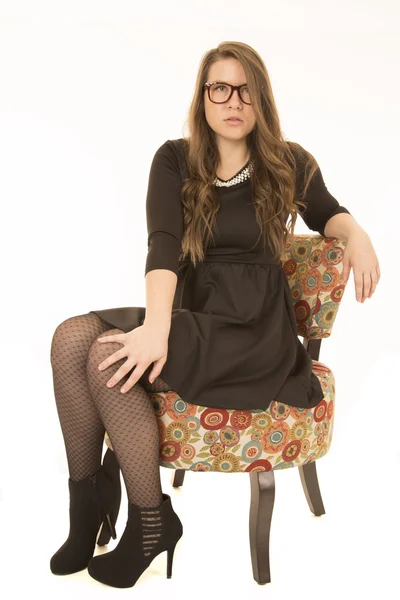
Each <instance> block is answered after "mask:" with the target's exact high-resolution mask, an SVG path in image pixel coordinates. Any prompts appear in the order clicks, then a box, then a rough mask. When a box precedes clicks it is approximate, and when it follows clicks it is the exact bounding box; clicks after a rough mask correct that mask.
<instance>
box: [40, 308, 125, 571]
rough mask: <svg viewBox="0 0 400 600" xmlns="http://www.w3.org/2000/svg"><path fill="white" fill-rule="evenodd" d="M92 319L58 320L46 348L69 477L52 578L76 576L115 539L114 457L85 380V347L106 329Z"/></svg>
mask: <svg viewBox="0 0 400 600" xmlns="http://www.w3.org/2000/svg"><path fill="white" fill-rule="evenodd" d="M108 327H109V326H108V325H107V324H105V323H104V322H103V321H102V320H101V319H100V318H99V317H98V316H97V315H95V314H87V315H78V316H76V317H72V318H70V319H67V320H66V321H63V323H61V324H60V325H59V326H58V327H57V329H56V331H55V333H54V335H53V340H52V345H51V364H52V368H53V381H54V392H55V398H56V405H57V410H58V415H59V419H60V424H61V429H62V433H63V436H64V442H65V447H66V451H67V459H68V466H69V472H70V478H69V481H68V488H69V494H70V502H69V517H70V529H69V534H68V538H67V540H66V541H65V542H64V544H63V545H62V546H61V547H60V548H59V549H58V550H57V552H56V553H55V554H54V555H53V556H52V557H51V559H50V569H51V571H52V572H53V573H54V574H56V575H67V574H70V573H75V572H77V571H80V570H82V569H84V568H86V567H87V565H88V562H89V560H90V559H91V557H92V556H93V550H94V547H95V544H96V538H97V536H98V533H99V527H100V526H102V529H101V533H100V536H99V538H98V544H99V545H104V544H107V543H108V541H109V539H110V537H111V535H112V536H113V538H114V539H115V538H116V532H115V522H116V520H117V516H118V511H119V506H120V500H121V482H120V476H119V467H118V464H117V462H116V460H115V456H114V455H113V454H109V455H108V457H107V452H106V456H105V461H104V465H101V455H102V448H103V443H104V432H105V429H104V425H103V423H102V421H101V419H100V416H99V413H98V410H97V407H96V405H95V404H94V402H93V400H92V397H91V394H90V391H89V388H88V383H87V378H86V361H87V353H88V350H89V348H90V345H91V344H92V343H93V340H94V339H97V337H98V335H100V334H101V333H102V332H104V331H106V330H107V329H108Z"/></svg>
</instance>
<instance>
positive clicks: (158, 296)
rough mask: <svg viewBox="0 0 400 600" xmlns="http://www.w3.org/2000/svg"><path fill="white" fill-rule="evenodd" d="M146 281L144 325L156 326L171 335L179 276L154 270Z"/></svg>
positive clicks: (170, 272)
mask: <svg viewBox="0 0 400 600" xmlns="http://www.w3.org/2000/svg"><path fill="white" fill-rule="evenodd" d="M145 280H146V314H145V319H144V324H147V325H152V326H156V327H157V328H158V329H159V330H160V331H161V332H164V333H166V334H169V330H170V328H171V314H172V305H173V301H174V296H175V291H176V285H177V282H178V278H177V275H176V274H175V273H174V272H173V271H170V270H168V269H153V270H151V271H149V272H148V273H147V275H146V277H145Z"/></svg>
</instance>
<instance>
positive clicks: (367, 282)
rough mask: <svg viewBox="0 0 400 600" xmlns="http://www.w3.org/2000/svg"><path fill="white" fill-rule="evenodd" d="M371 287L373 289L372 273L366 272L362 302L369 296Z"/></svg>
mask: <svg viewBox="0 0 400 600" xmlns="http://www.w3.org/2000/svg"><path fill="white" fill-rule="evenodd" d="M370 289H371V274H370V273H364V292H363V299H362V302H365V300H366V299H367V298H368V297H369V291H370Z"/></svg>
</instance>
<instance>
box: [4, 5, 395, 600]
mask: <svg viewBox="0 0 400 600" xmlns="http://www.w3.org/2000/svg"><path fill="white" fill-rule="evenodd" d="M399 17H400V9H399V4H398V3H397V2H394V1H393V2H390V1H389V0H386V1H384V0H383V1H382V0H381V1H380V2H378V1H375V2H373V1H365V0H364V1H361V0H360V1H354V0H353V1H347V2H344V1H343V0H342V1H339V2H335V3H327V2H326V3H322V2H317V1H306V0H299V1H297V2H295V1H289V0H285V1H282V0H281V2H279V4H278V3H275V2H270V1H266V0H263V1H255V0H248V1H247V2H245V3H243V2H236V1H235V0H231V2H229V3H222V2H220V3H217V4H216V3H215V2H210V1H209V0H202V1H201V2H198V1H187V2H183V1H180V2H178V1H176V0H175V1H171V0H170V1H169V2H166V3H162V2H154V1H153V2H151V3H144V4H143V6H140V5H138V4H137V3H134V2H127V1H126V2H122V1H117V0H114V1H113V2H111V1H110V2H104V1H102V2H98V1H97V2H96V1H88V0H83V1H82V0H81V1H79V2H76V1H74V2H71V1H69V2H60V1H53V2H50V1H49V2H44V1H36V2H28V1H26V2H18V1H17V2H15V1H14V2H4V1H2V2H0V57H1V58H0V165H1V167H0V199H1V215H2V219H1V236H0V244H1V248H0V249H1V282H2V285H1V290H2V292H1V314H2V316H3V319H2V326H1V337H2V343H1V362H2V373H3V382H2V394H1V442H2V445H1V453H0V519H1V522H0V531H1V532H2V534H3V535H2V536H1V550H0V553H1V554H3V553H4V556H3V557H0V558H1V564H2V571H3V573H2V574H1V579H0V581H1V583H0V586H1V587H0V593H1V592H3V591H5V590H6V588H7V589H8V596H7V597H9V598H11V597H16V596H18V597H19V596H20V595H23V594H24V592H27V591H28V589H29V588H31V587H32V586H34V588H36V586H40V591H41V593H43V594H45V595H46V594H53V593H55V594H57V595H58V597H60V598H61V597H64V595H65V597H67V596H68V597H69V595H70V593H71V592H73V593H74V594H75V595H76V596H77V597H82V598H83V597H85V598H88V597H91V596H92V595H93V597H95V596H96V597H97V594H99V593H101V590H104V591H105V593H107V594H108V597H112V596H113V594H117V593H120V592H119V590H116V589H114V588H111V587H110V588H107V587H106V586H102V585H101V584H100V583H98V582H96V581H94V580H93V579H91V578H90V577H89V575H88V574H87V572H86V571H83V572H81V573H79V574H75V575H72V576H69V577H56V576H54V575H52V574H51V572H50V569H49V564H48V563H49V560H50V557H51V555H52V554H53V553H54V552H55V551H56V550H57V549H58V547H59V546H60V545H61V544H62V543H63V541H64V539H65V538H66V534H67V532H68V496H67V493H68V489H67V477H68V470H67V462H66V456H65V449H64V445H63V439H62V435H61V429H60V426H59V422H58V417H57V412H56V407H55V402H54V395H53V383H52V373H51V365H50V345H51V339H52V335H53V333H54V330H55V328H56V326H57V325H58V324H59V323H60V322H61V321H63V320H64V319H66V318H68V317H70V316H72V315H77V314H82V313H85V312H88V311H89V310H92V309H93V310H94V309H102V308H111V307H115V306H127V305H132V306H144V305H145V279H144V267H145V259H146V253H147V233H146V222H145V198H146V191H147V183H148V175H149V168H150V163H151V160H152V157H153V154H154V152H155V150H156V149H157V148H158V147H159V146H160V145H161V144H162V143H163V142H164V141H165V140H167V139H174V138H177V137H182V135H183V134H186V133H187V132H186V130H184V120H185V119H186V115H187V110H188V108H189V104H190V101H191V98H192V95H193V93H194V83H195V78H196V75H197V70H198V67H199V64H200V59H201V57H202V55H203V54H204V53H205V52H206V51H207V50H209V49H210V48H212V47H215V46H217V45H218V43H220V42H221V41H223V40H236V41H242V42H245V43H247V44H249V45H251V46H253V47H254V48H255V49H256V50H257V52H258V53H259V54H260V55H261V56H262V58H263V60H264V61H265V64H266V66H267V69H268V71H269V74H270V77H271V81H272V87H273V90H274V94H275V99H276V102H277V106H278V110H279V115H280V119H281V125H282V128H283V132H284V134H285V136H286V137H287V138H288V139H290V140H293V141H298V142H299V143H300V144H302V145H303V146H304V147H305V148H307V149H308V150H310V151H311V152H312V153H313V154H314V156H315V157H316V159H317V160H318V162H319V165H320V167H321V169H322V172H323V175H324V178H325V182H326V185H327V187H328V189H329V191H330V192H331V193H332V194H333V195H334V196H335V197H336V198H337V200H338V201H339V202H340V204H342V205H344V206H346V207H347V208H348V209H349V211H350V212H351V214H352V215H353V216H354V217H355V218H356V219H357V221H358V222H359V223H360V225H361V226H362V227H363V228H364V229H365V230H366V231H367V232H368V233H369V235H370V237H371V240H372V242H373V244H374V247H375V250H376V252H377V255H378V259H379V262H380V268H381V280H380V282H379V284H378V287H377V289H376V292H375V294H374V295H373V296H372V299H367V300H366V301H365V302H364V304H361V303H359V302H357V301H356V297H355V286H354V279H353V272H351V275H350V279H349V282H348V285H347V288H346V291H345V295H344V298H343V300H342V303H341V308H340V311H339V314H338V317H337V321H336V323H335V325H334V327H333V332H332V336H331V337H330V338H329V339H327V340H323V342H322V349H321V355H320V360H321V361H322V362H324V363H325V364H326V365H328V366H329V367H330V368H331V369H332V370H333V372H334V374H335V378H336V394H337V396H336V416H335V432H334V437H333V443H332V447H331V449H330V452H329V453H328V455H327V456H326V457H324V458H323V460H320V461H318V462H317V469H318V473H319V480H320V485H321V492H322V496H323V500H324V503H325V509H326V515H324V516H323V517H321V518H319V519H317V518H315V517H314V516H313V515H312V514H311V513H310V511H309V509H308V506H307V503H306V500H305V498H304V495H303V492H302V488H301V484H300V478H299V476H298V473H297V470H296V469H290V470H287V471H285V472H283V471H282V472H277V473H276V485H277V491H276V500H275V509H274V516H273V523H272V529H271V570H272V582H271V584H269V585H268V586H267V587H264V586H258V585H257V584H256V583H255V581H254V580H253V578H252V572H251V562H250V550H249V541H248V511H249V498H250V486H249V480H248V477H247V476H245V475H242V476H241V477H239V476H236V477H227V476H226V475H222V474H216V473H214V474H210V475H208V476H207V475H197V474H196V475H195V474H192V473H187V474H186V480H185V483H184V486H183V487H182V488H181V489H177V490H175V489H173V488H172V486H171V477H172V471H170V470H167V469H161V475H162V481H163V488H164V491H165V492H167V493H171V494H172V501H173V505H174V508H175V510H176V512H177V513H178V514H179V516H180V518H181V520H182V522H183V523H184V536H183V538H182V539H181V542H180V549H179V547H178V548H177V552H176V553H175V561H174V572H173V577H172V579H171V581H168V580H166V579H165V561H166V554H165V553H163V554H161V555H160V556H158V557H157V558H156V559H155V560H154V561H153V563H152V566H151V567H150V569H148V571H146V574H145V575H144V576H143V579H141V581H140V584H139V583H138V584H136V586H135V590H132V591H131V592H127V593H135V594H136V595H137V597H142V595H143V597H144V596H146V595H148V594H151V593H157V592H158V593H160V594H166V595H167V596H168V597H171V598H172V596H174V598H176V597H177V596H178V597H181V596H182V597H183V594H185V597H187V595H190V597H191V598H193V596H195V597H197V596H199V597H200V596H204V595H205V594H207V595H208V594H210V593H221V592H222V593H223V592H228V593H239V594H242V593H250V592H251V593H253V594H257V593H259V594H262V595H265V594H266V595H267V596H268V597H269V598H270V599H271V598H289V597H290V595H293V594H295V596H296V598H297V599H298V600H300V599H303V598H309V597H310V596H311V595H313V594H314V593H318V594H319V595H321V596H323V597H326V598H337V596H338V594H340V593H345V594H350V593H357V594H359V595H361V594H362V595H363V596H364V597H365V598H374V597H375V596H376V594H377V593H385V594H386V597H387V598H388V599H397V600H398V599H399V598H400V589H399V584H398V580H397V577H396V565H397V564H398V560H399V550H398V536H399V534H400V526H399V524H400V518H399V513H398V506H399V500H400V498H399V496H400V493H399V492H400V487H399V474H400V473H399V471H400V442H399V433H398V413H397V407H398V405H399V400H400V398H399V391H398V384H397V383H396V377H397V374H398V372H399V359H400V352H399V343H398V340H399V324H398V319H397V317H396V314H397V310H398V297H399V284H398V274H397V269H398V264H397V263H398V257H397V255H396V250H395V244H396V243H397V240H398V236H397V234H398V222H399V217H400V214H399V183H398V158H399V152H398V140H399V134H400V122H399V110H398V107H399V100H400V99H399V77H398V73H399V57H400V44H399V33H400V31H399V29H400V26H399V23H400V20H399ZM308 231H309V230H308V229H307V227H306V225H305V224H304V222H303V221H302V220H301V219H300V218H299V220H298V224H297V226H296V232H297V233H306V232H308ZM121 481H122V478H121ZM124 493H125V490H124ZM124 500H125V503H126V497H125V498H124ZM126 516H127V515H126V504H123V505H122V506H121V511H120V517H119V519H118V522H117V532H118V538H117V540H116V541H115V542H114V541H113V540H111V543H110V544H109V546H108V549H112V547H113V545H115V544H117V543H118V541H119V539H120V535H121V533H122V531H123V528H124V526H125V522H126ZM395 542H397V547H395V546H394V543H395ZM233 569H235V570H236V572H235V571H234V570H233ZM199 575H200V576H199ZM142 581H143V583H142ZM156 590H157V591H156ZM389 590H390V591H389Z"/></svg>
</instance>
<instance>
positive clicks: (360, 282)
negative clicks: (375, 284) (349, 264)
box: [354, 271, 363, 302]
mask: <svg viewBox="0 0 400 600" xmlns="http://www.w3.org/2000/svg"><path fill="white" fill-rule="evenodd" d="M354 282H355V288H356V299H357V300H358V302H360V301H361V297H362V289H363V278H362V273H361V274H360V273H358V271H357V273H355V274H354Z"/></svg>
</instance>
